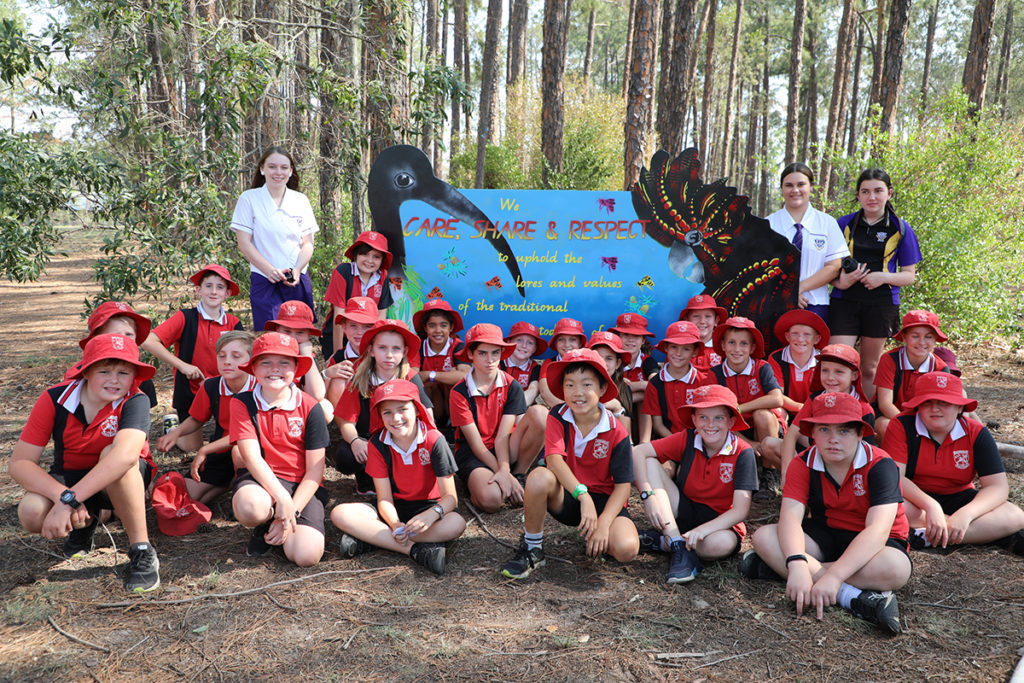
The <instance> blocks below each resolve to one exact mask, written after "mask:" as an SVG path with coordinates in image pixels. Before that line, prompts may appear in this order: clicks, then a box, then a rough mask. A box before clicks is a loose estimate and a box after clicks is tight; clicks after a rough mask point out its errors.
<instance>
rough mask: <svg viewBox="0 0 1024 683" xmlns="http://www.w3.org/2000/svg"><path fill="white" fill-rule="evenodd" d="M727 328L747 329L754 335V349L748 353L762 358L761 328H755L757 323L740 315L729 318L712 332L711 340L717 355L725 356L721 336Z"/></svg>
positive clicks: (762, 338) (762, 339)
mask: <svg viewBox="0 0 1024 683" xmlns="http://www.w3.org/2000/svg"><path fill="white" fill-rule="evenodd" d="M727 330H749V331H750V334H751V335H753V337H754V351H753V353H751V354H750V355H751V357H753V358H764V337H763V336H761V330H759V329H757V325H755V324H754V321H753V320H751V319H750V318H744V317H742V316H736V317H735V318H729V319H728V320H726V321H725V322H724V323H722V324H721V325H719V326H718V327H716V328H715V332H714V334H712V342H713V343H714V346H715V352H717V353H718V355H719V356H721V357H722V358H725V351H724V350H723V349H722V337H724V336H725V333H726V331H727Z"/></svg>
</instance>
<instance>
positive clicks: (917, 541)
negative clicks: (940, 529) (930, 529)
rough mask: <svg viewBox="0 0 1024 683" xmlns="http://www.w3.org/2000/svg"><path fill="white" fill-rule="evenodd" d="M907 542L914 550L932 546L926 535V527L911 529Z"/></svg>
mask: <svg viewBox="0 0 1024 683" xmlns="http://www.w3.org/2000/svg"><path fill="white" fill-rule="evenodd" d="M907 544H908V545H909V546H910V547H911V549H913V550H924V549H925V548H929V547H931V546H929V545H928V541H927V540H926V539H925V537H924V529H911V530H910V535H909V536H907Z"/></svg>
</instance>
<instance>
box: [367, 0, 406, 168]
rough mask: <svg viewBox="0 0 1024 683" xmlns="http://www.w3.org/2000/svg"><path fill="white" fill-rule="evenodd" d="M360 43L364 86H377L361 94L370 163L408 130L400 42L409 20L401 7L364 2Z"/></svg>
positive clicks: (375, 0)
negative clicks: (376, 84) (368, 140)
mask: <svg viewBox="0 0 1024 683" xmlns="http://www.w3.org/2000/svg"><path fill="white" fill-rule="evenodd" d="M364 12H365V14H366V22H365V31H364V36H363V41H362V59H361V64H362V69H363V82H364V83H379V84H381V86H380V88H379V90H377V91H375V92H369V91H367V92H366V93H365V94H364V98H365V99H364V103H363V125H364V126H365V128H366V130H368V131H370V134H369V138H370V148H369V162H370V163H371V164H372V163H373V162H374V161H375V160H376V159H377V156H378V155H379V154H380V153H381V152H382V151H384V149H386V148H387V147H390V146H391V145H394V144H396V143H398V142H400V141H401V138H400V134H399V131H401V130H403V129H408V121H409V113H408V110H407V109H406V108H405V105H406V80H405V71H406V53H405V49H404V44H403V41H402V35H403V32H404V31H406V27H407V21H408V17H407V16H406V14H405V11H404V6H402V5H401V4H398V3H391V2H387V1H386V0H365V2H364Z"/></svg>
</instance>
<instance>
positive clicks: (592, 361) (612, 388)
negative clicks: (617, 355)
mask: <svg viewBox="0 0 1024 683" xmlns="http://www.w3.org/2000/svg"><path fill="white" fill-rule="evenodd" d="M573 363H586V364H587V365H589V366H590V367H592V368H594V371H595V372H597V374H598V376H600V377H602V378H604V382H605V385H604V393H603V394H602V395H601V403H605V402H606V401H610V400H612V399H613V398H615V397H616V396H618V395H619V388H618V387H617V386H616V385H615V382H613V381H612V378H611V376H610V375H609V374H608V369H607V368H606V367H605V366H604V360H602V359H601V356H599V355H597V351H594V350H593V349H587V348H583V349H573V350H572V351H569V352H568V353H566V354H565V355H564V356H562V360H558V361H553V362H552V363H551V365H550V369H549V370H548V374H547V380H548V389H549V390H550V391H551V393H552V394H554V395H555V396H556V397H557V398H560V399H562V400H563V401H564V400H565V392H564V391H562V376H563V375H565V369H566V368H567V367H569V366H570V365H572V364H573Z"/></svg>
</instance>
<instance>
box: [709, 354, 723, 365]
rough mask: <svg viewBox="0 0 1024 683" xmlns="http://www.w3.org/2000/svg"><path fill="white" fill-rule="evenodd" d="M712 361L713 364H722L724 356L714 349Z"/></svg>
mask: <svg viewBox="0 0 1024 683" xmlns="http://www.w3.org/2000/svg"><path fill="white" fill-rule="evenodd" d="M710 363H711V364H712V365H721V364H722V357H721V356H719V355H718V354H717V353H715V352H714V351H712V352H711V361H710Z"/></svg>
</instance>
